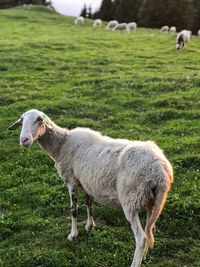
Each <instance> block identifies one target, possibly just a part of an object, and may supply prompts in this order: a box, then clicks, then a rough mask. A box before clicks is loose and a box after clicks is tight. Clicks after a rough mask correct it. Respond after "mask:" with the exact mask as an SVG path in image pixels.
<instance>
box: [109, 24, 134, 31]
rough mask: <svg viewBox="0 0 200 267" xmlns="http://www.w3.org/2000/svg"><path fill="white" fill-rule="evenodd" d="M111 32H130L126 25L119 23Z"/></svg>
mask: <svg viewBox="0 0 200 267" xmlns="http://www.w3.org/2000/svg"><path fill="white" fill-rule="evenodd" d="M112 31H113V32H115V31H125V32H130V29H129V27H128V24H127V23H119V24H117V25H116V26H115V27H114V28H113V29H112Z"/></svg>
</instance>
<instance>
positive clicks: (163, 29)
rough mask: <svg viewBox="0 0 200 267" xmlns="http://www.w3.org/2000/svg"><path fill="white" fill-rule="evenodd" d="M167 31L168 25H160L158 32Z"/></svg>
mask: <svg viewBox="0 0 200 267" xmlns="http://www.w3.org/2000/svg"><path fill="white" fill-rule="evenodd" d="M168 31H169V26H166V25H165V26H162V28H161V29H160V32H168Z"/></svg>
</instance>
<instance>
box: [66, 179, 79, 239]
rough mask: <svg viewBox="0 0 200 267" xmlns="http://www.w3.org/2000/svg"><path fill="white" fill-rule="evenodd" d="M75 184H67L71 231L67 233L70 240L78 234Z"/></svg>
mask: <svg viewBox="0 0 200 267" xmlns="http://www.w3.org/2000/svg"><path fill="white" fill-rule="evenodd" d="M77 189H78V188H77V186H71V185H70V184H68V190H69V196H70V203H71V220H72V224H71V233H70V234H69V235H68V240H69V241H72V240H73V239H75V238H76V237H77V235H78V230H77V211H78V206H77V191H78V190H77Z"/></svg>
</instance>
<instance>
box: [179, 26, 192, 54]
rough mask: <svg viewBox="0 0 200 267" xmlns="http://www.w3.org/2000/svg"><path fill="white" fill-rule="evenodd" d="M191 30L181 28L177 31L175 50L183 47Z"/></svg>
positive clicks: (188, 38)
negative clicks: (181, 29)
mask: <svg viewBox="0 0 200 267" xmlns="http://www.w3.org/2000/svg"><path fill="white" fill-rule="evenodd" d="M191 34H192V32H191V31H188V30H183V31H181V32H179V34H178V35H177V38H176V50H179V49H182V48H184V46H185V44H186V43H188V42H189V40H190V37H191Z"/></svg>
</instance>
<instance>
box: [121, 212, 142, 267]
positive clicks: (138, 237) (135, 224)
mask: <svg viewBox="0 0 200 267" xmlns="http://www.w3.org/2000/svg"><path fill="white" fill-rule="evenodd" d="M124 212H125V215H126V218H127V220H128V221H129V222H130V224H131V229H132V231H133V233H134V237H135V241H136V249H135V253H134V258H133V262H132V264H131V267H140V266H141V263H142V259H143V256H144V253H145V247H146V242H147V237H146V234H145V232H144V230H143V228H142V225H141V222H140V219H139V215H138V213H137V212H135V213H134V214H132V213H131V214H130V213H129V212H126V211H124Z"/></svg>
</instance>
